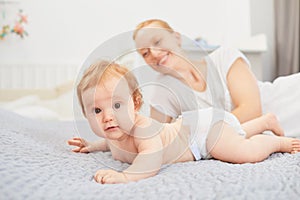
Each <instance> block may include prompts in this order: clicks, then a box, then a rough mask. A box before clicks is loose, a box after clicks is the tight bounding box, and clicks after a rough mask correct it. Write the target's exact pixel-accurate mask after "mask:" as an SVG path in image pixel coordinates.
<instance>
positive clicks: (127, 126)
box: [118, 110, 134, 132]
mask: <svg viewBox="0 0 300 200" xmlns="http://www.w3.org/2000/svg"><path fill="white" fill-rule="evenodd" d="M118 123H119V126H120V127H121V129H123V130H125V131H127V132H129V131H130V130H131V129H132V127H133V125H134V117H133V116H132V114H130V113H128V112H127V110H126V111H125V110H124V111H123V112H119V113H118Z"/></svg>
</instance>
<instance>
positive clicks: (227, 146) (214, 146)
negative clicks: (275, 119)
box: [206, 122, 300, 163]
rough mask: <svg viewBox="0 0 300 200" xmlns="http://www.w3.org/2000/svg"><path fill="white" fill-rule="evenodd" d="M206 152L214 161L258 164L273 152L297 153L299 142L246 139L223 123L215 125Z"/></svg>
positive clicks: (277, 139) (281, 139)
mask: <svg viewBox="0 0 300 200" xmlns="http://www.w3.org/2000/svg"><path fill="white" fill-rule="evenodd" d="M206 146H207V151H208V152H209V153H210V154H211V155H212V157H214V158H215V159H218V160H222V161H226V162H231V163H247V162H259V161H263V160H264V159H266V158H267V157H268V156H269V155H270V154H272V153H274V152H289V153H292V152H299V151H300V140H299V139H296V138H287V137H279V136H270V135H255V136H253V137H251V138H248V139H246V138H245V137H244V136H241V135H239V134H238V133H237V132H236V131H235V130H234V129H233V128H232V127H230V126H229V125H228V124H226V123H224V122H218V123H216V124H215V125H214V126H213V127H212V129H211V130H210V133H209V134H208V137H207V142H206Z"/></svg>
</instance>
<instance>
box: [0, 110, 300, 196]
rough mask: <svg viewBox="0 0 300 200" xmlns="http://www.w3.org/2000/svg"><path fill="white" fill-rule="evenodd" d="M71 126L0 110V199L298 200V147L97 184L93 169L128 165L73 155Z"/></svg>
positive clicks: (166, 168)
mask: <svg viewBox="0 0 300 200" xmlns="http://www.w3.org/2000/svg"><path fill="white" fill-rule="evenodd" d="M79 126H80V128H82V129H84V128H85V127H87V126H86V124H85V122H82V123H79ZM77 128H78V127H77V126H75V124H74V123H73V122H46V121H38V120H32V119H28V118H24V117H21V116H18V115H16V114H14V113H11V112H8V111H4V110H0V130H1V138H0V146H1V148H0V152H1V154H0V161H1V165H0V199H5V200H6V199H51V200H52V199H284V200H286V199H289V200H291V199H300V198H299V197H300V153H298V154H294V155H291V154H287V153H276V154H272V155H271V156H270V157H269V158H268V159H267V160H265V161H263V162H260V163H255V164H230V163H225V162H221V161H218V160H203V161H198V162H187V163H178V164H173V165H168V166H164V167H163V168H162V170H161V171H160V172H159V174H158V175H156V176H154V177H151V178H148V179H144V180H141V181H138V182H131V183H128V184H116V185H101V184H98V183H96V182H94V181H93V180H92V179H91V177H92V176H93V174H94V173H95V172H96V171H97V170H98V169H100V168H103V167H105V166H111V167H113V168H115V169H118V170H122V169H124V168H126V167H127V166H128V165H127V164H125V163H121V162H119V161H115V160H113V159H112V157H111V154H110V153H109V152H106V153H102V152H96V153H90V154H77V153H73V152H72V151H71V147H69V146H68V145H67V144H66V140H67V139H69V138H71V137H72V136H76V135H77V136H78V133H77ZM87 134H92V133H90V132H89V131H88V130H87Z"/></svg>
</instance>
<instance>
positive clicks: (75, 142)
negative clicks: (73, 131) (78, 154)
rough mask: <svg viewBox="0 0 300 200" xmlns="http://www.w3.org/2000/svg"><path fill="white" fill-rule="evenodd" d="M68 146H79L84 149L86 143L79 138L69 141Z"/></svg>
mask: <svg viewBox="0 0 300 200" xmlns="http://www.w3.org/2000/svg"><path fill="white" fill-rule="evenodd" d="M68 144H69V145H72V146H78V147H84V146H85V144H84V141H83V140H81V139H78V138H73V139H71V140H68Z"/></svg>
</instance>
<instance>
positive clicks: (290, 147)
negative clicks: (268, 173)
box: [279, 137, 300, 154]
mask: <svg viewBox="0 0 300 200" xmlns="http://www.w3.org/2000/svg"><path fill="white" fill-rule="evenodd" d="M279 138H280V152H285V153H292V154H294V153H298V152H300V140H299V139H297V138H288V137H279Z"/></svg>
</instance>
